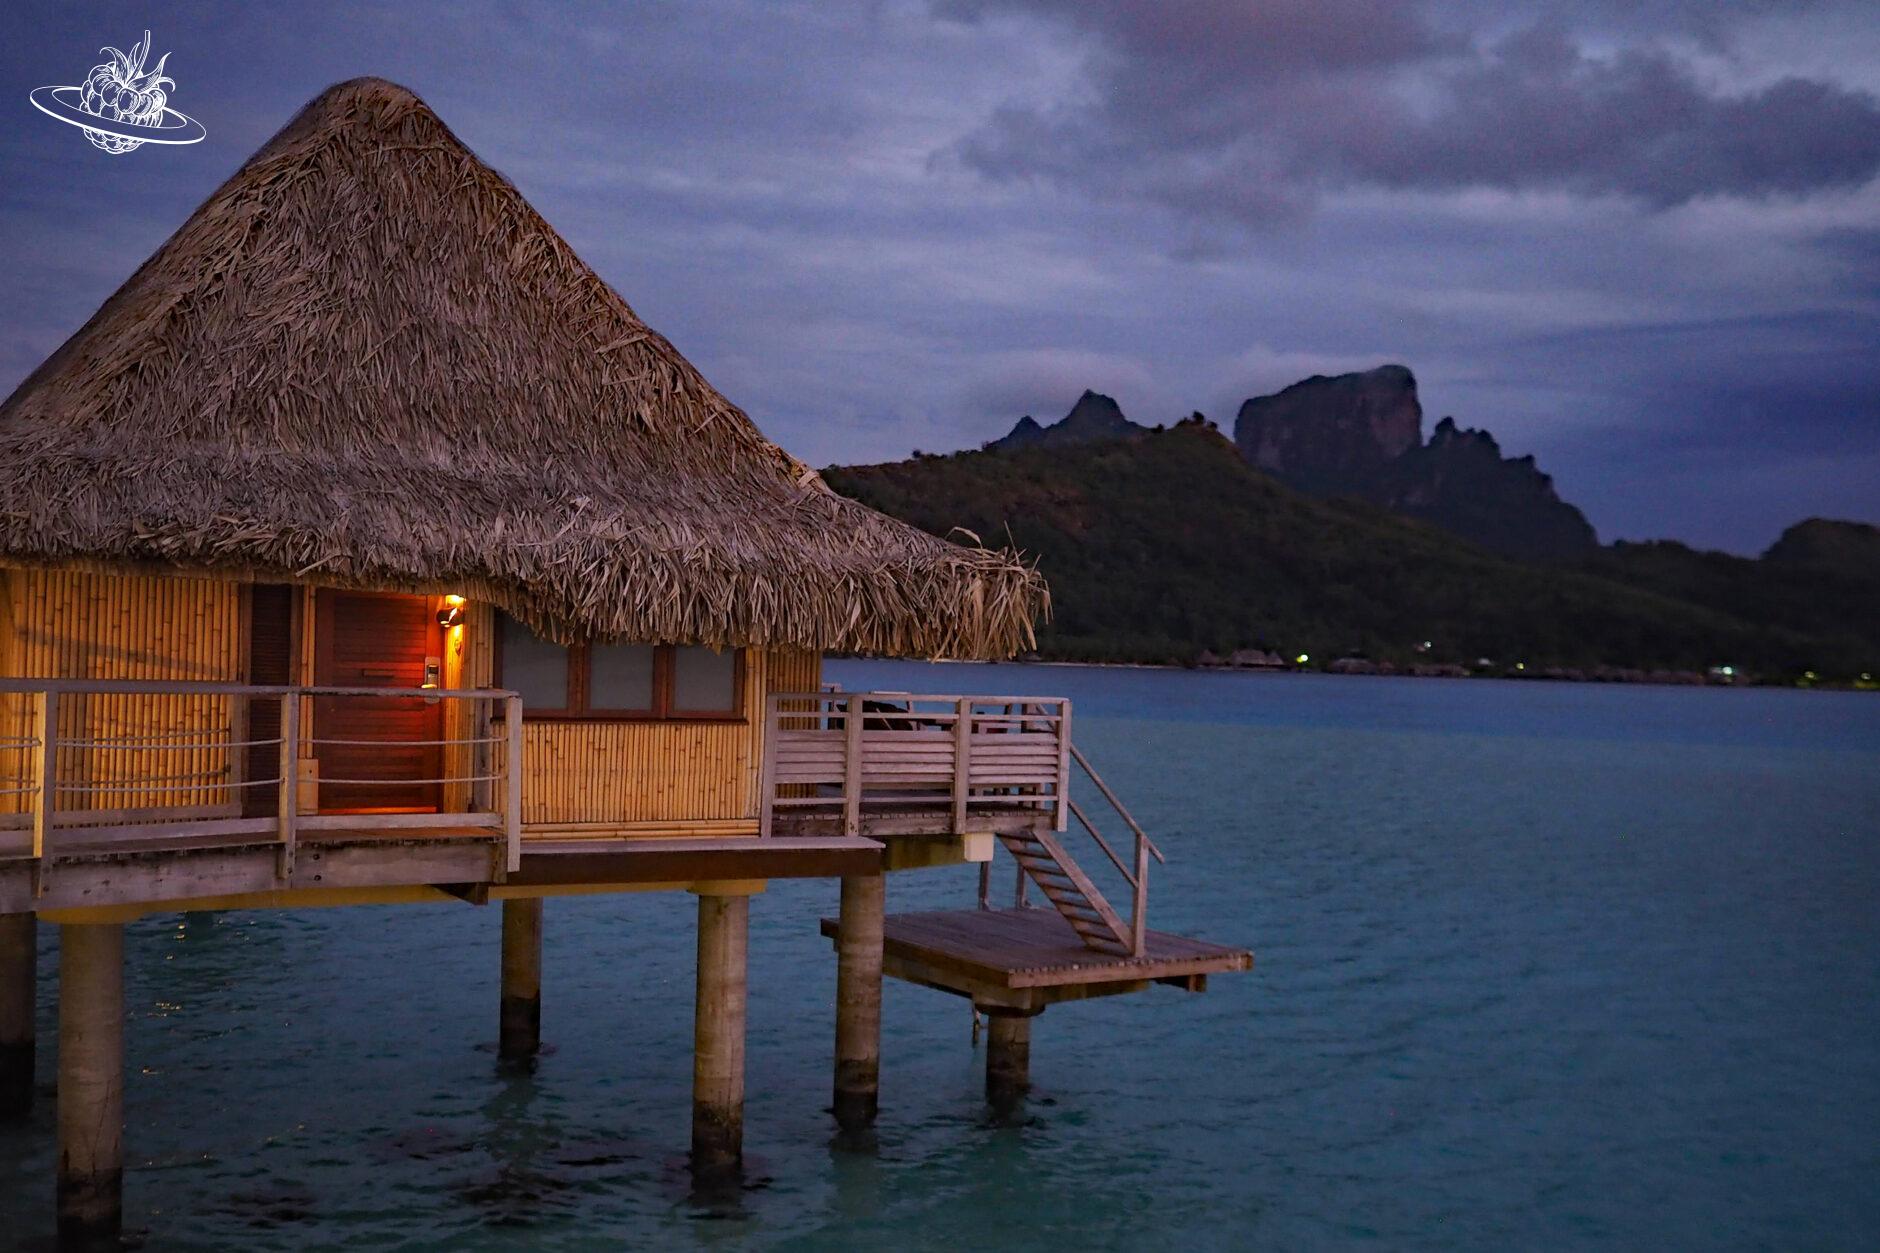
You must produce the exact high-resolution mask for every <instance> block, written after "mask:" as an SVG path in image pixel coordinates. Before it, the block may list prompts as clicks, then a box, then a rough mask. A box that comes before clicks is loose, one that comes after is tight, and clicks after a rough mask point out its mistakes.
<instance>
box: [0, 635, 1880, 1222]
mask: <svg viewBox="0 0 1880 1253" xmlns="http://www.w3.org/2000/svg"><path fill="white" fill-rule="evenodd" d="M830 673H831V677H833V678H836V679H839V680H841V681H842V682H844V683H845V684H846V685H848V686H851V687H860V686H877V687H889V688H903V689H916V690H919V689H926V690H934V691H997V692H1000V693H1001V694H1004V693H1024V692H1035V693H1054V694H1063V695H1069V696H1071V697H1072V698H1073V699H1074V700H1075V702H1076V735H1077V739H1078V740H1079V742H1080V743H1081V744H1082V745H1083V746H1084V747H1085V748H1086V750H1087V751H1088V752H1089V753H1090V754H1091V755H1092V757H1093V758H1094V759H1095V761H1096V762H1097V764H1098V765H1099V767H1100V768H1101V769H1103V770H1104V772H1105V773H1106V775H1107V776H1108V777H1109V778H1110V779H1111V781H1112V782H1113V783H1114V784H1115V785H1116V787H1117V789H1118V790H1119V791H1120V792H1121V793H1122V794H1123V796H1124V797H1125V798H1126V800H1127V801H1128V802H1129V804H1130V805H1131V806H1132V808H1133V809H1134V810H1135V811H1136V813H1137V814H1138V816H1140V817H1141V818H1142V819H1143V821H1144V822H1145V824H1146V825H1147V826H1148V827H1149V828H1150V829H1151V831H1152V832H1153V833H1154V834H1156V835H1157V836H1158V838H1159V839H1160V840H1161V842H1162V843H1163V845H1164V846H1165V847H1166V849H1167V851H1168V853H1169V857H1170V861H1169V864H1168V865H1167V866H1166V867H1165V868H1158V870H1157V872H1156V875H1155V877H1154V891H1153V896H1152V907H1151V913H1152V920H1153V922H1154V924H1155V925H1156V926H1158V927H1161V928H1165V929H1169V930H1179V931H1185V932H1190V933H1193V934H1197V935H1202V936H1206V937H1209V938H1214V939H1218V940H1222V941H1233V942H1239V943H1244V944H1246V945H1248V946H1250V947H1252V948H1253V949H1255V950H1256V952H1257V955H1258V957H1257V965H1256V969H1255V970H1254V972H1253V973H1251V974H1248V975H1243V976H1238V977H1221V978H1217V979H1216V980H1215V981H1214V986H1213V987H1212V988H1211V989H1210V991H1209V992H1208V993H1207V994H1206V995H1204V996H1189V995H1185V994H1183V993H1181V992H1177V991H1175V990H1172V989H1166V988H1158V989H1156V990H1155V991H1154V992H1152V993H1150V994H1146V995H1142V996H1132V997H1119V998H1114V999H1111V1000H1105V1001H1093V1002H1089V1003H1084V1004H1074V1005H1066V1006H1060V1007H1058V1008H1056V1009H1053V1010H1051V1011H1050V1012H1049V1013H1048V1014H1046V1015H1045V1016H1044V1017H1043V1018H1041V1019H1040V1020H1038V1023H1037V1025H1036V1029H1035V1036H1034V1052H1033V1076H1034V1080H1035V1083H1036V1094H1035V1097H1034V1099H1033V1101H1032V1102H1031V1104H1030V1107H1029V1116H1028V1118H1027V1119H1026V1120H1025V1121H1024V1122H1023V1123H1022V1124H1021V1125H1018V1126H1012V1127H995V1126H991V1125H989V1124H988V1122H987V1121H986V1118H985V1115H984V1113H983V1110H982V1107H981V1101H980V1090H981V1089H980V1085H981V1073H982V1072H981V1066H982V1063H983V1057H982V1055H981V1054H980V1053H979V1052H976V1051H975V1049H974V1047H973V1044H972V1042H971V1038H970V1022H969V1015H968V1010H967V1007H966V1005H965V1004H964V1003H963V1002H960V1001H956V1000H954V999H952V998H949V997H945V996H942V995H940V994H938V993H935V992H931V991H927V990H925V989H920V988H915V987H910V986H906V985H902V984H897V983H890V985H889V986H888V988H887V992H886V1004H885V1024H884V1029H883V1037H884V1038H883V1047H884V1052H885V1062H884V1067H883V1070H884V1075H883V1089H882V1100H883V1111H882V1117H881V1124H880V1133H879V1142H878V1145H877V1147H876V1151H875V1152H874V1153H872V1154H861V1153H855V1152H850V1151H844V1150H842V1149H839V1148H837V1147H835V1146H833V1145H832V1144H831V1128H830V1124H829V1120H828V1116H827V1114H826V1112H825V1109H826V1106H827V1104H828V1089H829V1082H830V1045H831V1030H832V1028H831V1015H832V1011H831V1002H832V999H833V994H834V982H835V973H834V961H833V957H832V955H831V953H830V951H829V947H828V945H827V943H826V942H825V941H823V940H822V939H820V938H819V936H818V935H817V932H816V919H817V917H818V916H820V915H822V914H825V913H831V912H833V910H834V906H835V887H834V885H833V884H829V883H809V884H794V885H792V884H782V883H779V884H775V885H773V886H772V888H771V889H770V890H769V891H768V892H766V893H765V894H764V895H763V896H761V897H759V898H758V899H757V900H756V902H755V905H754V909H753V915H752V937H751V949H752V957H751V1000H750V1048H749V1086H750V1100H749V1106H748V1140H747V1149H748V1154H749V1158H750V1175H751V1186H750V1187H749V1188H748V1189H747V1190H746V1191H745V1192H744V1193H743V1195H742V1197H741V1198H740V1199H739V1200H738V1201H736V1202H735V1203H732V1204H716V1205H707V1204H701V1203H697V1202H694V1201H693V1200H692V1199H691V1198H690V1197H689V1196H688V1195H687V1189H686V1187H685V1184H684V1172H683V1165H682V1150H683V1146H684V1143H685V1138H686V1128H687V1119H688V1111H689V1088H688V1085H689V1078H690V1064H691V1054H690V1047H691V1012H692V1004H691V1002H692V997H691V978H692V909H691V905H692V902H691V901H690V899H689V898H685V897H675V896H669V895H647V896H628V897H617V898H611V899H584V900H561V901H552V902H550V905H549V909H548V938H547V953H546V963H547V971H546V992H545V995H546V1004H545V1007H544V1024H543V1025H544V1033H545V1037H546V1039H547V1040H548V1041H549V1043H550V1046H551V1050H552V1051H551V1052H550V1053H549V1054H548V1055H547V1056H545V1057H544V1058H543V1059H542V1061H541V1063H540V1065H539V1067H538V1068H537V1069H536V1071H535V1072H534V1073H533V1074H532V1075H528V1076H505V1075H502V1074H499V1073H498V1071H497V1068H496V1066H495V1064H494V1058H493V1056H492V1054H491V1051H490V1050H491V1041H492V1038H493V1035H494V1028H495V1020H496V974H497V961H496V957H497V952H496V946H497V925H496V924H497V916H496V912H495V911H494V910H492V909H477V908H473V907H470V906H467V905H465V906H457V905H452V906H442V905H440V906H434V907H403V908H372V909H346V910H332V911H312V912H303V913H294V914H268V913H233V914H220V915H208V914H200V915H186V916H170V917H164V918H154V919H150V920H147V921H145V922H142V923H140V924H138V925H136V926H135V927H134V928H133V930H132V934H131V937H130V943H129V956H128V966H129V969H128V972H127V994H128V998H129V1007H130V1014H131V1021H130V1026H129V1053H130V1060H131V1065H130V1070H129V1075H128V1078H127V1083H128V1090H127V1109H128V1120H129V1126H128V1139H127V1144H128V1157H129V1161H130V1170H129V1172H128V1177H127V1181H126V1202H127V1220H128V1222H129V1224H130V1225H131V1226H133V1227H136V1228H140V1229H142V1230H143V1231H145V1232H146V1233H147V1236H146V1239H145V1246H146V1247H148V1248H151V1249H231V1250H235V1249H239V1250H266V1249H300V1248H309V1247H342V1246H343V1247H347V1248H359V1249H368V1248H371V1249H377V1248H385V1249H391V1248H397V1249H444V1248H450V1249H523V1248H529V1249H536V1248H567V1249H585V1248H594V1249H601V1248H615V1247H621V1246H623V1245H633V1246H644V1245H651V1246H655V1247H705V1248H745V1247H751V1248H777V1249H812V1248H829V1247H867V1248H895V1249H908V1248H913V1249H959V1248H967V1247H1013V1248H1059V1247H1117V1248H1144V1249H1160V1248H1238V1247H1270V1248H1287V1249H1295V1248H1338V1247H1352V1246H1370V1247H1376V1248H1391V1249H1396V1248H1419V1247H1420V1248H1453V1247H1460V1248H1475V1249H1487V1248H1495V1249H1500V1248H1507V1247H1528V1248H1537V1247H1538V1248H1560V1247H1607V1248H1642V1247H1702V1248H1715V1247H1739V1248H1751V1247H1782V1248H1799V1247H1807V1248H1849V1249H1853V1248H1861V1247H1873V1246H1874V1245H1875V1243H1876V1242H1877V1241H1880V699H1875V698H1872V697H1865V696H1861V695H1855V694H1833V693H1801V692H1790V691H1713V690H1686V689H1663V688H1635V687H1590V686H1566V685H1545V684H1530V685H1519V684H1506V683H1494V682H1441V681H1428V680H1424V681H1418V680H1391V679H1375V678H1351V679H1339V678H1329V677H1307V676H1283V675H1282V676H1247V675H1213V674H1205V675H1204V674H1185V673H1175V672H1157V671H1126V670H1125V671H1116V670H1089V669H1074V668H1046V667H1019V666H999V667H994V668H978V667H956V666H948V667H934V668H927V667H921V666H912V665H901V664H872V663H870V664H863V663H843V664H838V665H832V666H831V667H830ZM1000 882H1001V883H1003V882H1005V878H1004V876H1003V875H1001V877H1000ZM974 891H975V875H974V873H973V872H972V871H971V870H969V869H965V868H954V869H949V870H937V871H925V872H920V873H917V874H911V875H902V876H896V877H895V878H894V879H893V880H892V881H891V885H890V907H891V908H916V907H933V906H942V905H954V906H965V905H968V904H970V903H971V902H972V900H973V898H974ZM53 931H54V929H53V928H50V927H48V928H45V929H44V930H43V932H42V934H43V936H44V948H45V954H44V963H43V967H44V969H45V970H46V972H47V973H48V975H50V974H51V973H52V972H53V971H54V970H55V968H56V964H57V952H56V949H57V945H56V936H55V935H54V934H53ZM51 983H52V980H51V979H50V978H48V979H47V981H46V983H45V984H44V985H42V993H41V1015H42V1017H41V1022H42V1026H41V1033H42V1049H41V1069H40V1078H41V1082H42V1084H43V1085H45V1094H44V1096H43V1097H42V1100H41V1101H40V1107H39V1110H38V1113H37V1115H36V1117H35V1121H34V1123H33V1124H32V1125H31V1126H30V1127H26V1128H23V1129H22V1128H8V1129H0V1242H5V1241H12V1242H14V1243H16V1244H18V1245H19V1246H20V1247H27V1248H32V1247H43V1245H44V1243H45V1241H44V1235H43V1233H45V1232H46V1231H47V1230H48V1229H49V1228H50V1225H51V1184H52V1100H51V1098H50V1092H49V1086H50V1083H51V1079H52V1073H53V1066H52V1059H53V1047H52V1045H53V1035H54V1031H55V1023H54V1014H53V1001H52V997H51V995H50V992H51Z"/></svg>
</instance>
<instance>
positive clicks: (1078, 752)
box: [1067, 742, 1168, 866]
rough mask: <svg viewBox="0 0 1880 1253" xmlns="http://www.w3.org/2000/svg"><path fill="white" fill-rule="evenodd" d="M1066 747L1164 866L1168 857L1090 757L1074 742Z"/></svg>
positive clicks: (1111, 804)
mask: <svg viewBox="0 0 1880 1253" xmlns="http://www.w3.org/2000/svg"><path fill="white" fill-rule="evenodd" d="M1067 747H1068V748H1069V749H1070V750H1071V760H1072V761H1074V762H1076V763H1077V764H1078V765H1079V766H1081V767H1083V771H1084V773H1085V774H1087V775H1089V776H1090V781H1091V782H1092V783H1094V784H1096V785H1097V791H1099V792H1101V793H1103V799H1104V800H1106V801H1108V802H1110V808H1112V809H1114V810H1115V811H1116V812H1117V814H1118V815H1120V816H1121V817H1122V819H1123V822H1124V823H1125V824H1127V825H1128V827H1129V829H1130V830H1131V831H1133V832H1134V833H1135V835H1136V838H1137V839H1138V840H1139V841H1141V842H1142V843H1143V844H1145V845H1147V846H1148V848H1149V851H1150V852H1151V853H1153V854H1154V855H1155V859H1156V860H1157V861H1158V862H1161V863H1162V864H1163V865H1165V866H1166V865H1167V864H1168V858H1166V857H1164V856H1163V855H1162V850H1161V849H1160V848H1158V847H1156V843H1155V841H1154V840H1152V839H1150V838H1149V833H1148V832H1146V831H1144V830H1143V829H1142V825H1141V824H1140V823H1138V822H1137V821H1136V819H1135V818H1134V817H1133V816H1132V815H1131V814H1130V812H1129V810H1128V809H1127V808H1126V807H1125V806H1124V805H1123V802H1122V801H1121V800H1119V799H1118V798H1117V795H1116V793H1115V792H1112V791H1111V790H1110V785H1109V784H1107V783H1105V782H1104V781H1103V776H1102V775H1100V774H1098V773H1097V771H1096V768H1095V767H1094V766H1092V765H1091V764H1090V759H1089V758H1088V757H1086V756H1084V751H1083V750H1082V749H1081V748H1078V747H1077V745H1076V743H1075V742H1072V743H1070V744H1068V745H1067Z"/></svg>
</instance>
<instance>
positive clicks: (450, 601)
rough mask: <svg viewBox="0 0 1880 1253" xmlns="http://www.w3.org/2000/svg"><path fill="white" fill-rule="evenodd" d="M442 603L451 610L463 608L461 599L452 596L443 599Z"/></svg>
mask: <svg viewBox="0 0 1880 1253" xmlns="http://www.w3.org/2000/svg"><path fill="white" fill-rule="evenodd" d="M444 603H445V604H446V605H449V606H450V607H451V608H452V609H461V608H463V597H461V596H457V595H454V594H453V595H450V596H446V597H445V598H444Z"/></svg>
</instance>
